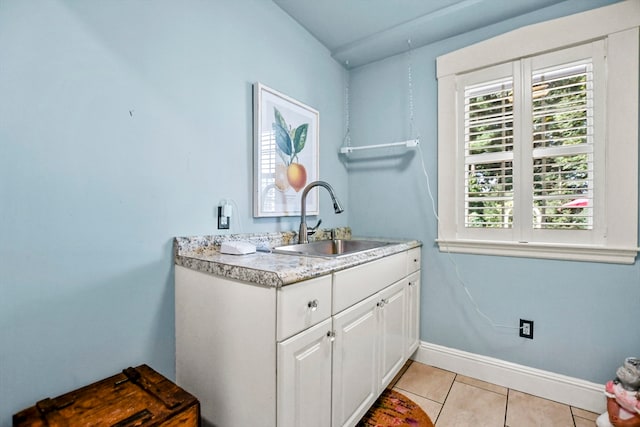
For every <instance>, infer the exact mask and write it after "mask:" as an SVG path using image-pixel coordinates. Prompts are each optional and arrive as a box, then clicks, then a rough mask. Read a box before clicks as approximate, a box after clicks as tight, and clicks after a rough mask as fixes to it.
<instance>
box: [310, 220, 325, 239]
mask: <svg viewBox="0 0 640 427" xmlns="http://www.w3.org/2000/svg"><path fill="white" fill-rule="evenodd" d="M320 224H322V219H319V220H318V223H317V224H316V226H315V227H311V228H309V229H308V230H307V236H311V235H312V234H314V233H315V232H316V231H318V227H320Z"/></svg>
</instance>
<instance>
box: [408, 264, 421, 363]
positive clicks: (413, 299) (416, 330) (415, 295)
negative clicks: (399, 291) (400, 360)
mask: <svg viewBox="0 0 640 427" xmlns="http://www.w3.org/2000/svg"><path fill="white" fill-rule="evenodd" d="M406 314H407V342H406V351H407V356H411V355H412V354H413V353H414V352H415V351H416V350H417V349H418V346H419V345H420V272H419V271H417V272H415V273H412V274H411V275H410V276H409V277H408V278H407V309H406Z"/></svg>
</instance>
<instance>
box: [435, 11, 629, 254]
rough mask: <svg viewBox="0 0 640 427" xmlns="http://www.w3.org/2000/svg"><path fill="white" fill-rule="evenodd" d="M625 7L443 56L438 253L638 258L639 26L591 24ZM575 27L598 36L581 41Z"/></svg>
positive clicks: (533, 28)
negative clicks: (570, 31) (571, 29)
mask: <svg viewBox="0 0 640 427" xmlns="http://www.w3.org/2000/svg"><path fill="white" fill-rule="evenodd" d="M632 3H633V2H623V3H620V4H617V5H614V6H609V7H606V8H602V9H597V10H595V11H591V12H585V13H583V14H579V15H574V16H571V17H568V18H561V19H558V20H555V21H550V22H548V23H543V24H537V25H534V26H530V27H525V28H523V29H521V30H516V31H514V32H512V33H508V34H506V35H503V36H500V37H498V38H495V39H492V40H489V41H486V42H483V43H479V44H477V45H474V46H471V47H469V48H465V49H462V50H460V51H457V52H453V53H451V54H448V55H445V56H444V57H440V58H438V87H439V94H438V115H439V119H438V120H439V121H438V125H439V135H438V150H439V160H438V163H439V175H438V177H439V183H438V194H439V197H438V205H439V206H438V209H439V217H440V220H439V228H438V242H439V244H440V247H441V249H442V250H447V251H451V252H465V253H482V254H495V255H513V256H530V257H542V258H554V259H572V260H589V261H603V262H619V263H633V262H634V260H635V256H636V253H637V250H638V247H637V233H638V231H637V230H638V228H637V227H638V217H637V209H638V173H637V170H638V28H637V26H638V22H631V23H629V22H623V23H622V24H620V25H622V26H623V27H624V28H608V29H607V28H605V29H602V28H600V29H597V28H598V26H597V25H592V24H593V22H603V21H602V19H605V18H611V16H612V15H613V16H618V15H620V14H624V13H630V11H629V10H628V8H629V7H631V8H638V7H637V5H633V4H632ZM633 13H636V16H638V15H637V11H635V10H634V12H633ZM603 14H604V15H603ZM616 19H617V18H616ZM616 19H610V21H612V22H616ZM637 20H638V19H637V18H636V21H637ZM627 21H628V20H627ZM573 25H581V26H587V27H589V26H590V25H591V27H592V28H593V31H592V32H594V33H593V34H587V35H584V34H583V35H582V37H583V39H585V40H587V41H586V42H582V43H577V42H578V40H575V37H573V36H570V37H566V36H565V34H566V33H567V32H566V31H564V30H562V29H563V28H568V27H571V26H573ZM627 26H630V27H631V28H628V27H627ZM612 30H615V32H614V31H612ZM620 30H622V31H620ZM603 31H604V32H603ZM587 32H588V31H587ZM533 37H537V38H536V39H535V40H536V42H535V43H525V42H524V41H523V40H525V39H526V40H532V38H533ZM569 38H571V40H568V39H569ZM565 39H567V40H565ZM531 45H533V47H527V48H524V47H523V46H531ZM568 46H570V47H568ZM483 53H486V55H484V56H486V58H484V57H483ZM471 58H472V59H471ZM622 117H624V119H623V118H622ZM622 189H624V191H623V190H622Z"/></svg>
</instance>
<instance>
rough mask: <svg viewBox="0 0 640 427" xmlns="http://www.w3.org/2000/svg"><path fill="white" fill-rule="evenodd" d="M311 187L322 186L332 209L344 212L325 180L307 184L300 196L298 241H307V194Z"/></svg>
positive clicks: (336, 211)
mask: <svg viewBox="0 0 640 427" xmlns="http://www.w3.org/2000/svg"><path fill="white" fill-rule="evenodd" d="M313 187H324V188H326V189H327V191H328V192H329V195H330V196H331V200H332V201H333V210H334V211H335V213H337V214H339V213H342V212H344V208H343V207H342V205H341V204H340V201H339V200H338V198H337V197H336V195H335V193H334V191H333V187H331V185H329V183H327V182H325V181H313V182H311V183H309V185H307V186H306V187H305V188H304V190H303V191H302V197H301V199H300V230H299V231H298V243H309V236H308V231H307V194H308V193H309V191H310V190H311V189H312V188H313Z"/></svg>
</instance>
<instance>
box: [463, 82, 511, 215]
mask: <svg viewBox="0 0 640 427" xmlns="http://www.w3.org/2000/svg"><path fill="white" fill-rule="evenodd" d="M464 117H465V120H464V151H465V156H464V167H465V179H464V204H465V214H464V225H465V227H467V228H486V227H491V228H511V227H512V224H513V79H512V78H506V79H502V80H498V81H493V82H489V83H483V84H477V85H472V86H467V87H465V90H464Z"/></svg>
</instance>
